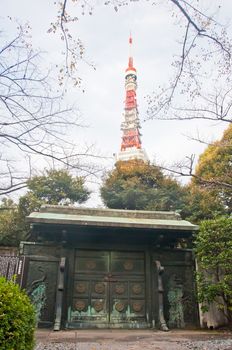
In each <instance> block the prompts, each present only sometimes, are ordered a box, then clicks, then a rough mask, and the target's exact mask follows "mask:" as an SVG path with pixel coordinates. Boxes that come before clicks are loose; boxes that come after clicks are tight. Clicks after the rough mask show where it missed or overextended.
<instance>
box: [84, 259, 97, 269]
mask: <svg viewBox="0 0 232 350" xmlns="http://www.w3.org/2000/svg"><path fill="white" fill-rule="evenodd" d="M85 267H86V268H87V269H88V270H94V269H95V268H96V262H95V261H94V260H88V261H86V264H85Z"/></svg>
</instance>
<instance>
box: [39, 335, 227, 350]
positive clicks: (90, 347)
mask: <svg viewBox="0 0 232 350" xmlns="http://www.w3.org/2000/svg"><path fill="white" fill-rule="evenodd" d="M35 350H232V334H231V333H227V334H220V333H215V334H213V335H212V334H210V333H205V334H204V333H200V332H199V333H196V332H195V333H188V332H182V333H181V334H180V333H178V332H172V333H171V332H169V333H168V334H167V333H160V332H157V333H156V332H155V333H149V332H148V333H146V332H144V333H142V334H141V333H140V334H136V333H130V332H126V333H125V332H124V333H122V334H120V332H117V333H111V334H109V333H107V332H106V333H104V332H101V333H100V334H99V333H90V334H88V333H86V332H85V333H84V334H83V333H77V332H70V333H69V332H58V333H52V332H50V333H49V334H47V333H44V334H43V333H42V334H40V335H39V336H37V345H36V347H35Z"/></svg>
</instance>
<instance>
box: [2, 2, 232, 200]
mask: <svg viewBox="0 0 232 350" xmlns="http://www.w3.org/2000/svg"><path fill="white" fill-rule="evenodd" d="M161 2H162V1H161ZM213 2H214V1H213ZM215 2H217V3H218V1H216V0H215ZM163 3H164V5H163V6H161V5H160V6H152V5H151V3H150V2H145V1H141V2H134V3H132V4H130V5H129V6H123V7H121V8H120V9H119V11H118V12H116V11H115V10H114V8H113V6H104V5H101V3H99V4H97V5H96V6H95V8H94V10H93V14H92V15H91V16H90V15H88V13H87V14H85V15H83V16H82V15H80V14H79V12H78V11H79V9H78V8H77V9H76V11H77V13H76V15H77V16H78V17H79V20H78V22H76V23H75V24H74V25H73V28H72V33H73V34H74V35H76V37H79V38H81V39H82V41H83V42H84V45H85V48H86V59H87V60H88V61H90V62H94V64H95V66H96V70H94V69H92V68H91V67H90V66H89V65H87V64H84V63H80V69H79V74H80V76H81V78H82V79H83V85H82V88H81V89H79V88H72V87H69V91H68V94H67V96H66V99H67V102H68V103H75V105H77V106H78V108H79V110H80V112H81V114H82V117H83V119H84V120H85V123H86V124H88V125H89V127H88V128H85V129H80V130H77V131H75V134H73V131H72V130H70V138H73V139H76V140H77V142H78V143H80V142H85V143H89V144H90V143H94V144H95V145H96V146H95V147H96V149H97V150H99V152H101V153H102V154H104V155H106V156H108V157H112V156H113V154H114V153H117V152H118V151H119V149H120V142H121V131H120V123H121V121H122V113H123V107H124V105H123V101H124V98H125V92H124V72H125V68H126V66H127V62H128V37H129V33H130V31H131V32H132V36H133V40H134V48H133V56H134V65H135V67H136V69H137V75H138V90H137V97H138V105H139V114H140V119H141V122H142V123H141V124H142V130H141V131H142V135H143V136H142V143H143V147H144V148H145V149H146V152H147V154H148V156H149V158H150V160H151V161H153V160H154V159H155V160H156V161H157V162H162V163H166V164H171V163H172V162H175V161H179V160H181V159H183V158H184V157H185V156H186V155H190V154H192V153H194V154H196V155H199V154H200V153H201V152H202V151H203V150H204V148H205V146H204V145H203V144H200V143H198V142H194V141H191V140H189V139H188V138H187V137H186V135H188V136H196V134H197V133H199V132H200V134H201V136H202V137H204V138H205V139H208V140H212V139H216V138H220V137H221V135H222V132H223V129H225V127H226V125H222V124H219V123H203V122H202V121H198V122H197V121H192V122H190V121H186V122H177V121H172V122H171V121H158V120H153V121H147V122H143V120H144V119H145V118H146V109H147V104H146V99H145V98H144V97H145V96H146V95H147V94H149V93H151V92H152V91H153V90H154V89H156V88H157V86H158V85H162V84H163V83H165V81H167V80H168V79H170V78H171V75H172V72H173V67H172V66H171V62H172V61H173V55H175V54H177V53H179V50H180V47H179V43H178V42H177V40H178V38H179V34H180V28H179V26H178V24H177V21H176V19H175V18H173V17H172V13H171V11H170V9H169V7H168V6H167V5H166V3H167V2H166V1H163ZM201 3H204V4H205V6H207V5H208V4H210V3H212V1H211V2H210V1H208V0H201ZM220 3H221V4H222V9H223V10H222V13H221V15H220V17H219V19H220V21H221V22H223V23H226V24H228V25H230V17H231V16H232V1H230V0H222V1H220ZM0 9H1V16H2V18H3V17H5V16H12V17H15V18H18V19H19V21H20V22H26V21H28V22H29V23H30V25H31V26H32V41H33V46H34V47H35V48H40V49H41V50H42V51H46V54H45V55H44V65H45V66H49V65H50V64H51V63H53V64H54V63H55V62H56V61H57V62H59V61H60V51H61V50H62V47H61V44H62V43H61V42H60V40H59V37H58V36H53V35H52V34H48V33H47V30H48V28H49V25H50V23H51V22H53V21H54V19H55V14H56V12H55V11H56V5H54V1H52V0H20V1H18V0H1V3H0ZM209 11H212V12H213V8H212V6H211V7H210V8H209ZM73 15H74V14H73ZM5 30H6V32H7V34H8V35H10V34H11V31H12V35H13V26H11V25H8V24H7V23H6V27H5ZM229 31H230V32H231V28H229ZM82 90H85V92H84V93H83V92H82ZM113 164H114V161H113V158H112V159H109V161H108V163H107V166H108V167H109V168H112V167H113ZM91 204H92V205H95V203H93V202H92V203H91ZM97 204H98V203H97Z"/></svg>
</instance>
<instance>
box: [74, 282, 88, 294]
mask: <svg viewBox="0 0 232 350" xmlns="http://www.w3.org/2000/svg"><path fill="white" fill-rule="evenodd" d="M76 291H77V293H85V292H86V285H85V283H82V282H79V283H77V284H76Z"/></svg>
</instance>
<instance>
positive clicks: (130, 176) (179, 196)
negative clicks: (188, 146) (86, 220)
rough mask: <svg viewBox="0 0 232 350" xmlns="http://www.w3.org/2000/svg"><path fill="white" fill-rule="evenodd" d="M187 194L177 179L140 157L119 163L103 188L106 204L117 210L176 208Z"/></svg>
mask: <svg viewBox="0 0 232 350" xmlns="http://www.w3.org/2000/svg"><path fill="white" fill-rule="evenodd" d="M185 195H186V194H185V190H184V188H182V187H181V186H180V185H179V183H178V182H177V181H175V180H174V179H172V178H170V177H168V176H165V175H164V174H163V173H162V171H161V170H160V169H159V168H158V167H157V166H155V165H152V164H149V163H145V162H143V161H141V160H130V161H119V162H117V163H116V164H115V168H114V169H113V170H112V171H111V172H109V173H107V174H106V177H105V179H104V181H103V185H102V187H101V197H102V199H103V202H104V204H105V205H106V206H107V207H109V208H115V209H132V210H133V209H136V210H137V209H140V210H177V209H181V208H182V207H183V204H184V198H185Z"/></svg>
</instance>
